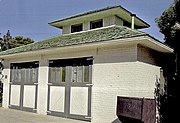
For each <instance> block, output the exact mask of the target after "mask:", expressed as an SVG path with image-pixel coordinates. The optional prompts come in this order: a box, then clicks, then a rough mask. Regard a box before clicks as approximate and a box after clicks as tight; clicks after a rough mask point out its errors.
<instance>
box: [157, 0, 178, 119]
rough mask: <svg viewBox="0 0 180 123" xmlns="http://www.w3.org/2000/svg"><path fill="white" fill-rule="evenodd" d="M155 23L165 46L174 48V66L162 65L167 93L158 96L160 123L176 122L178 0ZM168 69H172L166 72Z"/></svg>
mask: <svg viewBox="0 0 180 123" xmlns="http://www.w3.org/2000/svg"><path fill="white" fill-rule="evenodd" d="M156 23H157V25H158V27H159V29H160V32H161V33H163V34H164V37H165V38H164V39H165V42H164V43H166V44H167V45H169V46H171V47H172V48H174V58H173V59H172V61H171V63H173V64H174V65H172V66H169V64H168V63H167V64H164V66H163V69H165V72H166V73H167V75H168V78H167V86H168V92H167V93H166V94H164V95H160V96H159V97H160V98H161V99H159V101H160V108H159V112H160V115H161V120H160V122H161V123H171V122H176V121H177V120H178V116H177V113H176V112H178V111H179V104H178V100H179V90H180V89H179V81H180V79H179V78H180V72H179V70H180V61H179V59H180V50H179V49H178V47H179V43H178V40H179V39H180V0H175V1H174V3H173V4H172V5H171V6H170V7H169V8H168V9H166V10H165V11H164V12H163V13H162V15H161V16H160V17H159V18H157V19H156ZM168 67H172V69H171V71H168V70H169V69H168Z"/></svg>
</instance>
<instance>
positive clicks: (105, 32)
mask: <svg viewBox="0 0 180 123" xmlns="http://www.w3.org/2000/svg"><path fill="white" fill-rule="evenodd" d="M142 35H146V33H143V32H140V31H138V30H134V29H130V28H128V27H124V26H111V27H105V28H99V29H95V30H90V31H83V32H78V33H71V34H64V35H58V36H55V37H52V38H48V39H45V40H43V41H39V42H35V43H32V44H28V45H24V46H21V47H16V48H13V49H9V50H6V51H3V52H0V55H1V56H2V55H8V54H15V53H21V52H28V51H35V50H41V49H48V48H55V47H65V46H71V45H78V44H86V43H94V42H103V41H109V40H114V39H122V38H131V37H137V36H142Z"/></svg>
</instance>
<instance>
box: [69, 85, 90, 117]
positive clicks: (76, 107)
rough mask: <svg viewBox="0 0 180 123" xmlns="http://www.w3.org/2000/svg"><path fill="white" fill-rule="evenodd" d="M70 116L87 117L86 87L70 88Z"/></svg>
mask: <svg viewBox="0 0 180 123" xmlns="http://www.w3.org/2000/svg"><path fill="white" fill-rule="evenodd" d="M70 97H71V98H70V114H76V115H84V116H86V115H88V108H87V107H88V87H71V96H70Z"/></svg>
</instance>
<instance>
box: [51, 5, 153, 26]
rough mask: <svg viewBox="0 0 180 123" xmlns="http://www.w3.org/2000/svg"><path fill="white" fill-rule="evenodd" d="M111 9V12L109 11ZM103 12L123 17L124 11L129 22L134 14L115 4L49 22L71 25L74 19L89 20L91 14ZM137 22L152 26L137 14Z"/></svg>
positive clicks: (140, 24) (58, 24)
mask: <svg viewBox="0 0 180 123" xmlns="http://www.w3.org/2000/svg"><path fill="white" fill-rule="evenodd" d="M109 11H111V12H109ZM98 13H99V14H101V13H105V15H106V16H107V13H109V14H111V15H114V16H116V15H117V16H119V17H120V18H121V14H122V13H123V14H124V15H125V16H126V17H125V18H127V17H128V18H129V22H130V19H131V16H132V15H135V14H132V13H131V12H129V11H128V10H126V9H125V8H123V7H122V6H113V7H107V8H103V9H99V10H94V11H90V12H86V13H82V14H78V15H74V16H70V17H67V18H63V19H60V20H56V21H52V22H49V23H48V24H49V25H51V26H54V27H57V28H61V27H62V26H64V25H69V24H70V23H72V22H74V21H78V20H83V19H84V20H85V19H87V20H89V19H88V17H89V18H92V17H91V16H93V17H94V16H97V14H98ZM135 24H136V25H137V26H139V27H140V28H148V27H150V25H149V24H148V23H146V22H145V21H143V20H142V19H140V18H139V17H137V16H136V15H135Z"/></svg>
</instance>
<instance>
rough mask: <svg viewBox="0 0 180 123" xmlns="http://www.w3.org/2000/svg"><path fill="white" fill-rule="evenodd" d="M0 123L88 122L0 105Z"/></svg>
mask: <svg viewBox="0 0 180 123" xmlns="http://www.w3.org/2000/svg"><path fill="white" fill-rule="evenodd" d="M0 123H88V122H83V121H79V120H72V119H66V118H61V117H55V116H49V115H41V114H36V113H30V112H24V111H19V110H14V109H5V108H1V107H0Z"/></svg>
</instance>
